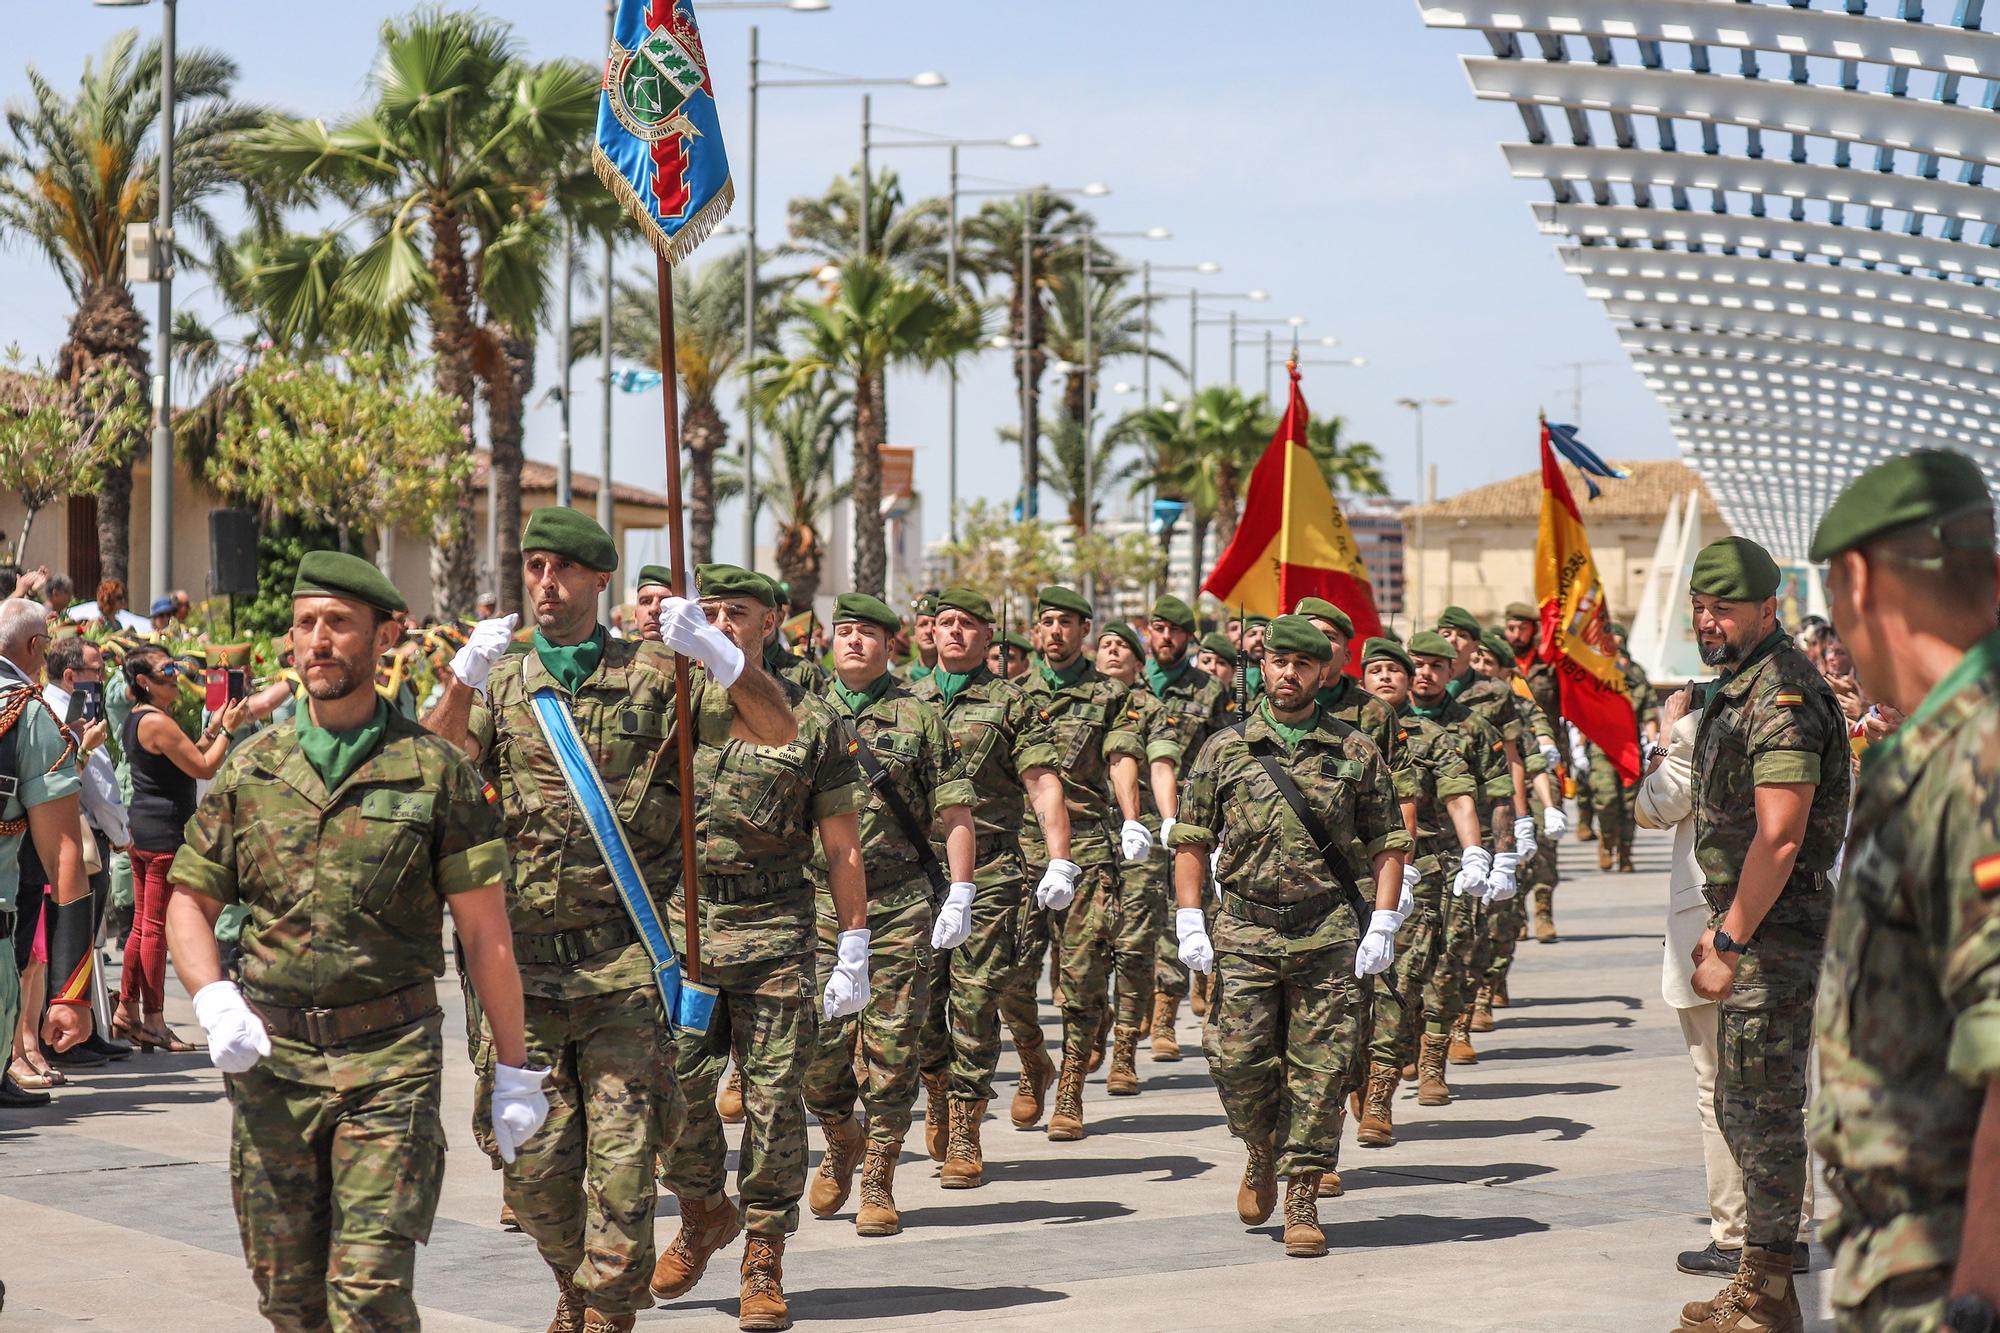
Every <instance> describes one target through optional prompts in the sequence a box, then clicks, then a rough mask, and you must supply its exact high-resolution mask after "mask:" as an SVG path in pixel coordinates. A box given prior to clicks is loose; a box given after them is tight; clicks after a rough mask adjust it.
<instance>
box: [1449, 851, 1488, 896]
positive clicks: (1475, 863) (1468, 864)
mask: <svg viewBox="0 0 2000 1333" xmlns="http://www.w3.org/2000/svg"><path fill="white" fill-rule="evenodd" d="M1491 869H1493V856H1492V854H1491V853H1490V852H1488V851H1487V850H1486V849H1485V848H1484V847H1468V848H1466V849H1465V851H1464V853H1463V854H1462V856H1461V858H1460V860H1459V863H1458V878H1457V879H1454V880H1453V881H1452V882H1451V892H1452V896H1454V897H1457V898H1463V897H1464V896H1465V895H1466V894H1468V893H1472V894H1479V895H1481V896H1484V894H1485V891H1486V872H1487V871H1489V870H1491Z"/></svg>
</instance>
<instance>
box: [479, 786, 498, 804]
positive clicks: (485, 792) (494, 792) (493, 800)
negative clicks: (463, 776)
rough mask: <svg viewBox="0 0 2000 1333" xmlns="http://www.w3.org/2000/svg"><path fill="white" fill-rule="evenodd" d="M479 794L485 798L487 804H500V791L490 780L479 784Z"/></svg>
mask: <svg viewBox="0 0 2000 1333" xmlns="http://www.w3.org/2000/svg"><path fill="white" fill-rule="evenodd" d="M479 794H480V795H481V796H484V797H485V798H486V804H488V805H498V804H500V792H499V791H498V789H496V788H495V787H494V785H493V784H492V783H490V782H482V783H480V784H479Z"/></svg>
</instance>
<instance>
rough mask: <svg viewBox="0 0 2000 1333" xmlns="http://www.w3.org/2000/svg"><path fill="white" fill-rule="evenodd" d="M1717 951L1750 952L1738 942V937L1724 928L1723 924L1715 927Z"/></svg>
mask: <svg viewBox="0 0 2000 1333" xmlns="http://www.w3.org/2000/svg"><path fill="white" fill-rule="evenodd" d="M1715 951H1716V952H1717V953H1739V954H1740V953H1748V952H1750V951H1749V950H1748V949H1747V948H1745V947H1744V946H1743V945H1741V944H1738V943H1737V942H1736V937H1735V936H1733V935H1731V934H1730V933H1729V932H1728V931H1726V930H1724V929H1723V928H1722V927H1721V926H1717V927H1716V928H1715Z"/></svg>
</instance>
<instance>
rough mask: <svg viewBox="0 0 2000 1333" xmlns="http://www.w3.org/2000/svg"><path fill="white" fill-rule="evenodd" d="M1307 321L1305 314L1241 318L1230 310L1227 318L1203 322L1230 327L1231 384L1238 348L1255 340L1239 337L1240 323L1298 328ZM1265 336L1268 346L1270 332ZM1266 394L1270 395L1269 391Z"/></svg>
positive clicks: (1233, 379) (1233, 381)
mask: <svg viewBox="0 0 2000 1333" xmlns="http://www.w3.org/2000/svg"><path fill="white" fill-rule="evenodd" d="M1305 322H1306V318H1305V316H1304V315H1289V316H1287V317H1285V318H1283V319H1243V318H1239V317H1238V316H1237V313H1236V312H1235V311H1234V310H1232V311H1230V312H1229V314H1228V315H1227V316H1226V317H1225V318H1222V319H1204V320H1202V321H1201V323H1203V324H1224V325H1227V326H1228V327H1229V382H1230V383H1231V384H1235V383H1236V349H1237V348H1238V347H1241V346H1244V345H1245V344H1246V342H1247V341H1255V340H1254V339H1250V340H1246V339H1243V338H1240V337H1238V336H1237V332H1236V331H1237V328H1238V326H1239V325H1245V324H1249V325H1266V326H1278V325H1286V326H1289V327H1291V328H1293V329H1296V328H1298V327H1299V326H1300V325H1301V324H1304V323H1305ZM1264 338H1265V345H1266V346H1267V347H1268V346H1269V345H1270V334H1269V333H1266V334H1265V335H1264ZM1266 396H1268V391H1267V395H1266Z"/></svg>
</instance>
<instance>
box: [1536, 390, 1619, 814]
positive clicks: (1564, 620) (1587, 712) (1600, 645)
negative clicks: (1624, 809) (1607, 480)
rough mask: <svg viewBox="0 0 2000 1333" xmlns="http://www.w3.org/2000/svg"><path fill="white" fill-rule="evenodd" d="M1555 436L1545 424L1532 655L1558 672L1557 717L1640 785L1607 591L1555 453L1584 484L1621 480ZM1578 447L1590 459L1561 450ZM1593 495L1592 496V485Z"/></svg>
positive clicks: (1572, 441)
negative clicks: (1538, 624)
mask: <svg viewBox="0 0 2000 1333" xmlns="http://www.w3.org/2000/svg"><path fill="white" fill-rule="evenodd" d="M1558 429H1562V430H1568V429H1569V428H1567V427H1555V426H1551V425H1550V424H1549V423H1548V422H1547V421H1546V420H1545V421H1543V422H1542V530H1541V535H1540V536H1539V537H1538V538H1537V539H1536V542H1535V598H1536V600H1537V601H1538V602H1540V603H1541V609H1542V637H1541V643H1540V645H1539V647H1538V648H1537V650H1536V651H1537V653H1538V654H1539V656H1540V657H1541V659H1542V660H1543V661H1544V662H1548V663H1550V664H1551V665H1553V666H1554V667H1555V669H1556V679H1557V680H1558V681H1559V682H1560V683H1561V687H1562V715H1563V718H1564V720H1566V721H1568V722H1570V723H1572V724H1574V725H1575V727H1576V729H1577V730H1578V731H1580V732H1582V733H1583V734H1584V735H1585V736H1586V737H1588V738H1589V739H1590V740H1592V741H1594V742H1596V743H1597V746H1598V748H1599V749H1601V750H1603V751H1604V753H1605V754H1607V755H1609V756H1610V757H1611V763H1612V765H1613V766H1614V767H1615V768H1617V770H1618V774H1619V776H1620V777H1622V778H1624V780H1625V781H1627V782H1636V781H1637V780H1638V777H1639V723H1638V719H1637V718H1636V716H1635V715H1634V714H1633V712H1632V701H1631V699H1630V698H1629V697H1627V695H1626V693H1625V673H1624V672H1622V671H1620V670H1619V669H1618V645H1617V644H1616V642H1615V641H1613V639H1612V637H1611V612H1610V609H1609V608H1608V607H1606V606H1605V604H1604V584H1603V582H1602V581H1601V580H1600V579H1599V578H1598V577H1597V562H1596V561H1595V560H1593V559H1592V558H1591V555H1590V537H1589V535H1588V534H1587V533H1586V532H1585V531H1584V527H1583V516H1582V515H1581V514H1579V513H1578V512H1577V508H1576V497H1575V496H1574V495H1573V494H1571V493H1570V489H1569V481H1568V479H1567V478H1565V477H1564V476H1563V473H1562V468H1560V467H1558V466H1557V465H1556V452H1557V450H1558V449H1559V448H1560V449H1561V450H1562V453H1563V455H1564V456H1565V457H1567V458H1568V459H1569V460H1570V461H1571V462H1572V463H1575V464H1576V465H1577V467H1578V468H1579V469H1581V470H1582V472H1583V473H1584V475H1585V477H1586V478H1587V477H1589V476H1591V475H1592V474H1593V473H1594V474H1595V475H1597V476H1600V477H1621V476H1623V475H1624V474H1623V473H1621V472H1619V471H1618V469H1616V468H1614V467H1611V466H1610V465H1609V464H1607V463H1605V462H1604V461H1603V460H1602V459H1600V458H1598V457H1597V455H1596V454H1594V453H1591V452H1590V451H1589V450H1588V449H1584V448H1583V446H1582V445H1581V444H1579V443H1577V442H1576V440H1575V435H1574V432H1571V433H1570V437H1569V440H1568V441H1566V442H1565V441H1561V440H1558V439H1556V438H1555V437H1554V434H1553V433H1554V432H1555V431H1557V430H1558ZM1564 443H1569V444H1572V445H1574V446H1575V448H1576V449H1579V450H1581V451H1582V453H1583V454H1584V455H1585V456H1586V457H1587V461H1585V460H1583V459H1579V457H1578V456H1577V454H1576V453H1573V452H1571V450H1570V449H1568V448H1562V445H1563V444H1564ZM1590 489H1591V493H1592V494H1593V495H1595V494H1596V493H1597V487H1596V485H1595V484H1591V485H1590Z"/></svg>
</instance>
